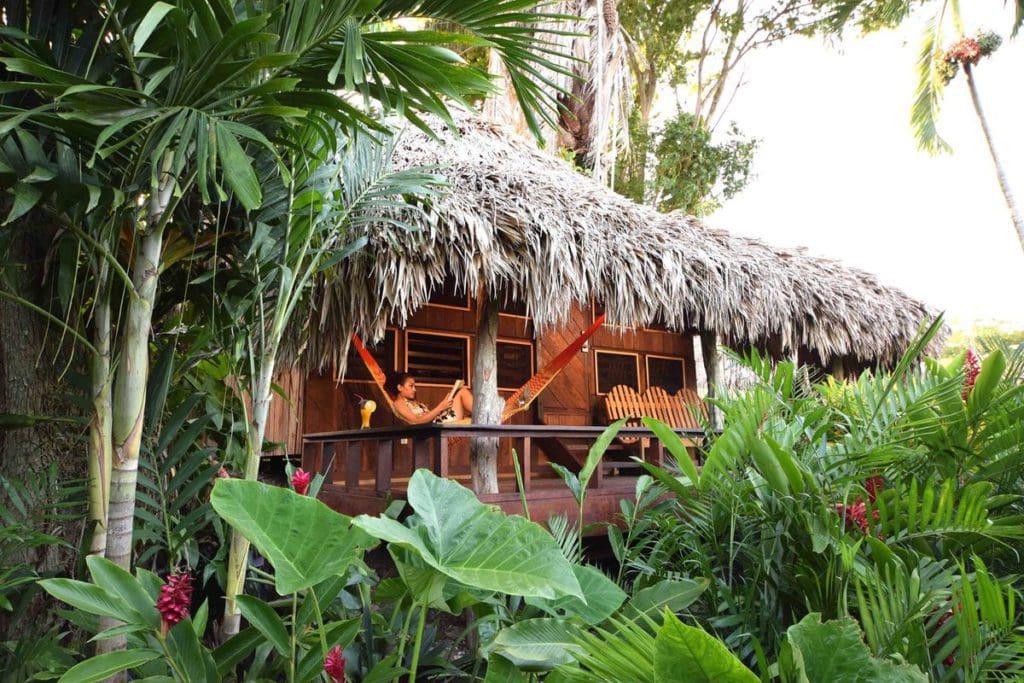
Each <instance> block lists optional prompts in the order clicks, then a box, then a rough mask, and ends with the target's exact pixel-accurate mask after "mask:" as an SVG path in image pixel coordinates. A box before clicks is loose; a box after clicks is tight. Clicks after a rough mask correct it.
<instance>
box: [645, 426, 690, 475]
mask: <svg viewBox="0 0 1024 683" xmlns="http://www.w3.org/2000/svg"><path fill="white" fill-rule="evenodd" d="M643 423H644V424H645V425H647V428H648V429H650V430H651V431H652V432H654V435H655V436H656V437H658V441H660V442H661V443H662V445H663V446H665V448H667V449H668V452H669V453H671V454H672V456H673V457H674V458H675V459H676V464H677V465H678V466H679V471H680V472H682V473H683V474H685V475H686V476H687V477H688V478H689V479H690V483H691V484H692V485H694V486H696V485H697V484H698V483H699V482H700V475H699V474H698V473H697V466H696V465H694V464H693V460H692V459H691V458H690V452H689V451H687V450H686V444H684V443H683V440H682V439H680V438H679V435H678V434H676V433H675V432H674V431H672V428H671V427H669V426H668V425H667V424H665V423H664V422H659V421H658V420H655V419H654V418H653V417H645V418H643Z"/></svg>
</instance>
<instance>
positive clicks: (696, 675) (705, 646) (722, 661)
mask: <svg viewBox="0 0 1024 683" xmlns="http://www.w3.org/2000/svg"><path fill="white" fill-rule="evenodd" d="M654 680H656V681H658V683H676V682H678V683H684V682H685V683H757V681H758V678H757V676H755V675H754V672H752V671H751V670H750V669H748V668H747V667H745V666H743V662H741V661H740V660H739V659H737V658H736V655H734V654H733V653H731V652H729V650H728V648H726V647H725V645H724V644H723V643H722V641H720V640H718V639H717V638H715V637H714V636H712V635H711V634H709V633H707V632H705V631H704V630H702V629H699V628H695V627H693V626H687V625H686V624H684V623H683V622H681V621H679V619H677V618H676V616H675V615H674V614H672V612H670V611H668V610H665V613H664V621H663V622H662V625H661V629H660V630H659V631H658V635H657V637H656V638H655V639H654ZM815 680H827V679H815Z"/></svg>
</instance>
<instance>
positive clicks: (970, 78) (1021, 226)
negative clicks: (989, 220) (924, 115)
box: [964, 64, 1024, 249]
mask: <svg viewBox="0 0 1024 683" xmlns="http://www.w3.org/2000/svg"><path fill="white" fill-rule="evenodd" d="M964 75H965V76H966V77H967V88H968V90H970V91H971V102H973V103H974V112H975V113H976V114H977V115H978V122H979V123H981V132H982V133H983V134H984V136H985V144H987V145H988V152H989V154H991V155H992V163H993V164H994V165H995V167H996V178H997V179H998V180H999V189H1000V190H1002V191H1003V198H1004V199H1005V200H1006V206H1007V208H1009V209H1010V219H1011V220H1012V221H1013V227H1014V228H1015V229H1016V230H1017V239H1018V240H1019V241H1020V246H1021V249H1024V219H1022V218H1021V214H1020V209H1019V208H1018V207H1017V202H1016V200H1015V199H1014V197H1013V192H1012V191H1011V190H1010V181H1009V179H1008V178H1007V177H1006V170H1005V169H1004V168H1003V162H1002V161H1000V159H999V154H997V153H996V145H995V142H994V141H993V139H992V131H991V130H989V127H988V120H987V119H986V118H985V112H984V111H983V110H982V108H981V99H980V98H979V97H978V88H977V86H976V85H975V83H974V73H973V71H972V67H971V65H970V64H964Z"/></svg>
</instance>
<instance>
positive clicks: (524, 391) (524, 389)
mask: <svg viewBox="0 0 1024 683" xmlns="http://www.w3.org/2000/svg"><path fill="white" fill-rule="evenodd" d="M603 324H604V314H603V313H602V314H601V316H600V317H599V318H598V319H597V320H595V321H594V324H593V325H591V326H590V327H589V328H588V329H587V330H586V331H585V332H584V333H583V334H581V335H580V336H579V337H577V338H576V340H575V341H573V343H571V344H569V346H567V347H566V348H565V350H563V351H562V352H561V353H560V354H558V355H557V356H555V357H554V358H552V359H551V361H550V362H549V363H548V364H547V365H545V366H544V367H543V368H541V370H540V372H538V373H537V374H535V375H534V376H533V377H531V378H530V379H529V380H527V382H526V384H524V385H523V386H521V387H519V388H518V389H517V390H516V391H515V393H513V394H512V395H511V396H509V397H508V398H507V399H506V400H505V409H504V410H503V411H502V413H501V421H502V422H508V419H509V418H510V417H512V416H513V415H515V414H516V413H520V412H522V411H524V410H526V409H527V408H529V407H530V404H531V403H533V401H534V400H535V399H536V398H537V396H539V395H540V393H541V392H542V391H544V390H545V389H546V388H547V386H548V385H549V384H551V380H553V379H554V378H555V377H557V376H558V373H560V372H561V371H562V370H563V369H564V368H565V366H566V365H568V364H569V361H571V360H572V359H573V356H575V355H576V354H577V353H579V352H580V349H582V348H583V345H584V344H586V343H587V340H588V339H590V337H592V336H593V334H594V333H595V332H597V330H598V328H599V327H601V325H603ZM352 344H353V345H354V346H355V347H356V351H357V352H359V357H360V358H362V359H363V363H365V364H366V369H367V370H369V371H370V376H371V377H373V381H374V383H375V384H376V385H377V387H378V388H379V389H380V393H381V395H382V396H383V397H384V402H385V403H386V404H387V406H388V408H389V409H390V410H391V412H392V413H394V415H395V417H397V418H398V419H400V420H401V419H402V416H401V415H399V413H398V411H397V410H396V409H395V404H394V402H392V400H391V396H390V395H389V394H388V392H387V390H386V389H385V388H384V383H385V382H386V381H387V377H386V376H385V374H384V371H383V370H381V367H380V365H378V364H377V359H376V358H374V357H373V354H371V353H370V351H369V349H367V348H366V345H365V344H363V340H362V339H360V338H359V335H357V334H353V335H352ZM403 421H404V420H403Z"/></svg>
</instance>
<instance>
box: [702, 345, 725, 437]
mask: <svg viewBox="0 0 1024 683" xmlns="http://www.w3.org/2000/svg"><path fill="white" fill-rule="evenodd" d="M700 352H701V355H702V356H703V357H704V374H705V375H706V376H707V382H708V395H707V398H714V397H715V391H716V389H717V388H718V383H719V373H718V368H719V365H720V360H719V354H718V335H717V334H716V333H715V332H701V333H700ZM708 420H709V421H710V422H711V426H712V427H715V428H721V424H720V423H719V420H718V410H716V409H715V407H714V406H713V405H711V403H708Z"/></svg>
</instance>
